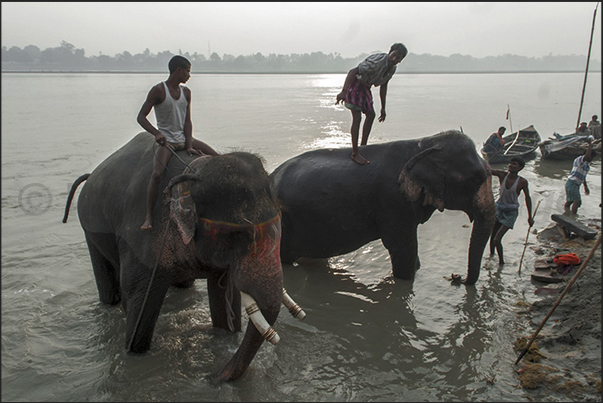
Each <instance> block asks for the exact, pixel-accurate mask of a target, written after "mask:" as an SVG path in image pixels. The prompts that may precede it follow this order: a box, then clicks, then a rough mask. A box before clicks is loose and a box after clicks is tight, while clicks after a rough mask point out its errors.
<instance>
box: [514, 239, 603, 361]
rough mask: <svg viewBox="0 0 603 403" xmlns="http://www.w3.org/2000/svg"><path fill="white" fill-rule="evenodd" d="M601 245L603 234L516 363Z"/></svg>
mask: <svg viewBox="0 0 603 403" xmlns="http://www.w3.org/2000/svg"><path fill="white" fill-rule="evenodd" d="M599 245H601V235H599V239H597V242H595V245H594V246H593V248H592V249H591V251H590V253H589V254H588V256H587V257H586V259H584V262H582V265H581V266H580V269H578V271H577V272H576V274H574V277H572V279H571V280H570V282H569V283H568V284H567V286H565V289H564V290H563V292H562V293H561V295H559V298H557V301H556V302H555V305H553V307H552V308H551V310H550V311H549V313H548V314H547V315H546V317H545V318H544V319H543V320H542V322H541V323H540V326H538V329H536V331H535V332H534V334H533V335H532V338H531V339H530V341H529V343H528V344H527V346H526V347H525V348H524V349H523V351H522V352H521V354H520V355H519V357H518V358H517V361H515V365H517V363H518V362H519V361H521V359H522V358H523V356H524V355H525V354H526V353H527V352H528V349H529V348H530V346H531V345H532V343H533V342H534V340H535V339H536V336H537V335H538V333H540V331H541V330H542V327H543V326H544V324H545V323H546V321H547V320H548V319H549V318H550V317H551V315H552V314H553V311H554V310H555V309H556V308H557V306H559V303H560V302H561V300H562V299H563V297H565V294H567V292H568V290H569V289H570V287H571V286H572V284H574V282H575V281H576V279H577V278H578V276H579V275H580V273H582V270H584V268H585V267H586V264H587V263H588V262H589V261H590V259H592V257H593V255H594V254H595V250H597V248H598V247H599Z"/></svg>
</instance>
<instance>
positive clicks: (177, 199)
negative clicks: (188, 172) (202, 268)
mask: <svg viewBox="0 0 603 403" xmlns="http://www.w3.org/2000/svg"><path fill="white" fill-rule="evenodd" d="M177 185H178V186H174V188H172V197H171V200H170V218H171V219H172V220H173V221H174V223H175V224H176V227H177V228H178V230H179V231H180V235H181V236H182V242H184V244H185V245H188V244H189V242H190V241H191V239H193V236H195V226H194V225H190V223H194V222H196V221H197V212H196V211H195V203H194V202H193V199H192V197H191V191H190V188H189V184H188V183H187V182H180V183H178V184H177Z"/></svg>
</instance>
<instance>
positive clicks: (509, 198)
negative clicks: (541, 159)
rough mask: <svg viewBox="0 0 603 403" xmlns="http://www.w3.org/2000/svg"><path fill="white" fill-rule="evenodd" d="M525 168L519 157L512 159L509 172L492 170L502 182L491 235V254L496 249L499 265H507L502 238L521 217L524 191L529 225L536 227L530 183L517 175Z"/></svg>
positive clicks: (508, 168)
mask: <svg viewBox="0 0 603 403" xmlns="http://www.w3.org/2000/svg"><path fill="white" fill-rule="evenodd" d="M524 166H525V162H524V160H522V159H521V158H519V157H514V158H511V161H510V162H509V166H508V167H507V172H505V171H501V170H496V169H493V170H492V176H496V177H498V180H499V181H500V192H499V196H498V200H497V201H496V203H495V204H496V216H495V222H494V227H493V228H492V234H491V235H490V254H491V255H493V254H494V249H496V253H498V263H499V264H500V265H503V264H505V260H504V258H503V247H502V238H503V236H505V234H506V233H507V231H508V230H510V229H513V226H514V224H515V221H516V220H517V216H518V215H519V201H518V196H519V194H520V193H521V191H522V190H523V194H524V196H525V202H526V208H527V209H528V224H529V225H530V227H532V225H534V218H533V217H532V198H531V197H530V190H529V189H528V181H527V180H526V179H525V178H522V177H521V176H519V175H518V174H517V173H518V172H519V171H521V170H522V169H523V167H524Z"/></svg>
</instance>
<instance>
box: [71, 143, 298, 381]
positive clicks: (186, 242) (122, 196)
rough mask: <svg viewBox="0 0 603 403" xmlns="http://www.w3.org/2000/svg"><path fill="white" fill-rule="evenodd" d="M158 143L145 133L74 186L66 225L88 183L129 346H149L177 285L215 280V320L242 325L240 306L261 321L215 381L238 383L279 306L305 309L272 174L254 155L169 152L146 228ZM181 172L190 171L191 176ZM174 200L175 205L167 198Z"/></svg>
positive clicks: (93, 227) (91, 229)
mask: <svg viewBox="0 0 603 403" xmlns="http://www.w3.org/2000/svg"><path fill="white" fill-rule="evenodd" d="M155 147H156V144H155V143H154V140H153V136H152V135H150V134H149V133H146V132H142V133H139V134H138V135H137V136H136V137H134V138H133V139H132V140H131V141H130V142H128V143H127V144H125V145H124V146H123V147H122V148H121V149H119V150H118V151H116V152H115V153H114V154H112V155H111V156H109V157H108V158H107V159H106V160H105V161H103V162H102V163H101V164H100V165H99V166H98V167H97V168H96V169H95V170H94V171H93V172H92V173H91V174H86V175H83V176H81V177H80V178H78V179H77V180H76V181H75V183H74V184H73V186H72V189H71V192H70V194H69V197H68V200H67V206H66V208H65V217H64V219H63V222H66V221H67V217H68V213H69V208H70V204H71V200H72V198H73V195H74V193H75V191H76V188H77V187H78V186H79V184H80V183H82V182H84V181H86V183H85V185H84V186H83V188H82V190H81V192H80V196H79V199H78V205H77V210H78V215H79V219H80V223H81V226H82V228H83V229H84V234H85V238H86V242H87V244H88V249H89V252H90V259H91V261H92V267H93V270H94V275H95V279H96V285H97V288H98V292H99V297H100V300H101V302H103V303H105V304H117V303H118V302H120V301H121V302H122V305H123V307H124V310H125V312H126V315H127V326H126V348H127V349H128V350H130V351H132V352H137V353H140V352H144V351H146V350H148V349H149V347H150V344H151V339H152V335H153V331H154V327H155V323H156V321H157V318H158V316H159V312H160V309H161V305H162V303H163V299H164V297H165V295H166V292H167V290H168V288H169V287H170V286H179V287H189V286H191V285H192V284H193V282H194V280H195V279H198V278H204V279H207V289H208V296H209V303H210V310H211V318H212V323H213V325H214V326H215V327H220V328H224V329H228V330H230V331H232V332H236V331H240V330H241V302H243V303H244V304H245V306H246V309H247V313H248V315H249V318H250V320H251V321H252V322H253V324H254V325H255V326H251V325H249V326H247V330H246V333H245V336H244V338H243V340H242V342H241V345H240V347H239V349H238V350H237V352H236V353H235V355H234V356H233V357H232V359H231V360H230V362H228V364H227V365H226V366H225V368H224V369H223V370H222V371H221V372H220V373H219V374H217V375H216V376H214V377H213V381H215V382H221V381H230V380H234V379H237V378H238V377H239V376H240V375H241V374H242V373H243V372H244V371H245V370H246V369H247V367H248V366H249V364H250V362H251V361H252V359H253V357H254V356H255V354H256V352H257V351H258V349H259V347H260V345H261V344H262V342H263V340H264V339H266V340H269V341H271V342H272V343H273V344H275V343H276V342H278V335H277V334H276V332H275V331H274V329H273V328H272V325H273V324H274V323H275V321H276V319H277V316H278V313H279V310H280V304H281V302H285V303H286V305H287V306H288V307H289V308H290V311H291V312H292V313H293V314H299V316H300V317H303V315H305V314H303V311H301V309H299V307H297V306H296V305H295V303H294V302H293V301H291V300H290V298H289V297H288V295H287V294H286V292H285V291H284V289H283V278H282V266H281V262H280V256H279V243H280V227H281V225H280V224H281V223H280V222H281V217H280V210H279V207H278V205H277V203H276V201H275V196H274V189H273V187H272V186H273V185H272V181H271V178H270V176H269V175H268V174H267V172H266V171H265V170H264V167H263V164H262V162H261V160H260V159H259V158H258V157H257V156H255V155H252V154H250V153H245V152H233V153H229V154H224V155H220V156H203V157H198V158H193V157H190V156H188V154H187V153H186V152H184V151H181V152H179V153H177V154H175V156H176V157H177V158H171V159H170V162H169V164H168V166H167V168H168V169H167V170H166V172H165V174H164V177H163V179H162V183H161V184H160V186H159V189H165V190H164V192H163V194H161V192H160V194H158V196H157V203H156V204H155V209H154V211H153V223H155V225H154V227H153V229H152V230H150V231H142V230H141V229H140V225H141V223H142V222H143V220H144V216H145V206H146V195H147V191H146V189H147V184H148V182H149V178H150V176H151V171H152V159H153V153H154V152H155ZM183 169H185V171H184V173H183ZM166 201H167V202H166Z"/></svg>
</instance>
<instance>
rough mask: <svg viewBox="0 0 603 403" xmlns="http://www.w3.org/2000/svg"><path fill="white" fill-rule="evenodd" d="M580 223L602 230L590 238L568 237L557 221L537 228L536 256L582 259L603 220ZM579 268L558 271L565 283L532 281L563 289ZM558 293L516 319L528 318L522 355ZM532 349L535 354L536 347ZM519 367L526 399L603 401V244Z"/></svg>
mask: <svg viewBox="0 0 603 403" xmlns="http://www.w3.org/2000/svg"><path fill="white" fill-rule="evenodd" d="M579 221H580V222H582V223H583V224H586V225H588V226H589V227H590V228H593V229H596V230H598V231H599V234H598V235H597V236H596V237H595V238H594V239H592V240H584V239H583V238H581V237H577V236H575V235H573V236H570V238H565V239H564V238H563V237H562V236H561V234H560V232H559V231H558V229H557V228H555V223H554V222H551V225H549V226H548V227H547V228H546V229H544V230H542V231H540V232H539V234H538V236H537V239H538V241H537V246H534V247H533V248H532V249H533V250H534V252H535V253H536V255H539V256H537V257H538V258H552V257H554V256H556V255H559V254H567V253H572V252H573V253H575V254H576V255H578V256H579V257H580V259H581V261H582V262H584V260H585V259H586V258H587V256H588V255H589V253H590V252H591V250H592V248H593V247H594V245H595V243H596V240H597V238H598V237H599V236H600V235H601V233H600V230H601V220H600V219H599V220H588V219H579ZM580 266H581V264H580V265H576V266H574V268H573V269H572V270H571V271H570V272H569V273H567V274H566V275H562V274H558V276H559V277H562V278H563V280H564V281H563V282H562V283H557V284H546V283H543V282H540V281H534V280H532V283H533V284H534V288H535V289H536V288H538V287H545V286H546V287H550V288H555V287H564V286H565V285H566V284H567V283H568V282H569V281H570V280H571V279H572V277H573V276H574V275H575V274H576V272H577V271H578V270H579V268H580ZM526 274H528V273H526ZM556 275H557V274H556ZM559 295H560V294H556V295H542V296H541V297H539V298H540V299H539V300H537V301H536V302H534V303H533V304H532V305H531V306H530V307H529V308H528V309H527V311H525V312H524V313H523V314H522V315H520V316H519V317H518V319H520V320H524V319H525V320H529V321H530V327H529V328H527V329H526V330H525V331H524V332H523V334H521V335H520V336H522V337H519V339H518V342H516V344H519V345H521V342H520V339H524V340H523V341H524V343H523V347H520V348H519V350H518V356H519V352H520V351H522V350H523V348H525V343H526V341H527V340H529V339H530V338H531V337H532V335H533V332H535V331H536V329H537V328H538V326H539V325H540V324H541V323H542V321H543V320H544V318H545V317H546V316H547V314H548V313H549V312H550V310H551V309H552V307H553V306H554V305H555V302H556V301H557V299H558V298H559ZM526 316H527V317H526ZM534 347H535V350H536V351H535V352H534V351H532V350H533V349H534ZM515 368H516V370H517V372H518V378H519V381H520V384H521V387H522V388H523V390H524V392H525V393H526V398H527V399H528V400H532V401H578V400H579V401H599V402H600V401H601V246H599V247H598V248H597V249H596V250H595V252H594V254H593V256H592V258H591V260H590V261H589V262H588V263H587V264H586V266H585V267H584V269H583V270H582V272H581V273H580V275H579V276H578V277H577V279H576V281H575V283H574V284H573V285H572V286H571V288H570V289H569V290H568V292H567V293H566V294H565V296H564V297H563V299H562V300H561V302H560V303H559V305H558V306H557V308H556V309H555V310H554V312H553V314H552V315H551V317H550V318H549V319H548V320H547V322H546V323H545V325H544V327H543V328H542V330H541V331H540V332H539V334H538V336H537V338H536V341H535V342H534V343H533V344H532V347H531V348H530V351H529V352H528V353H527V354H526V355H525V356H524V357H523V359H522V360H521V361H520V362H519V363H518V364H517V365H516V366H515Z"/></svg>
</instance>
